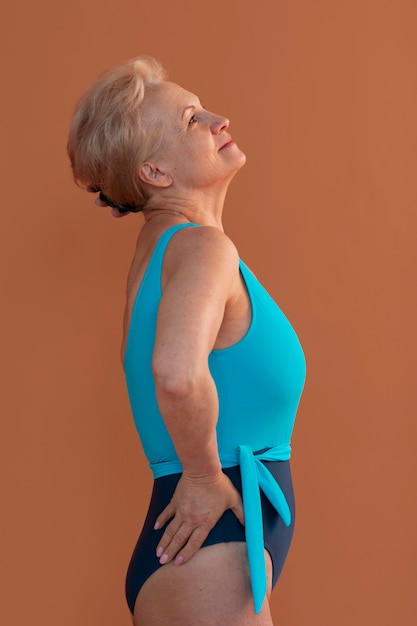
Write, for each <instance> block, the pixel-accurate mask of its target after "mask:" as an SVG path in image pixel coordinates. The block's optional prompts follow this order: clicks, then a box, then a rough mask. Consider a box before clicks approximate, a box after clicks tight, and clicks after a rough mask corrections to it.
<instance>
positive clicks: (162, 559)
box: [159, 554, 168, 565]
mask: <svg viewBox="0 0 417 626" xmlns="http://www.w3.org/2000/svg"><path fill="white" fill-rule="evenodd" d="M167 561H168V555H167V554H164V555H162V556H161V558H160V559H159V562H160V564H161V565H165V563H166V562H167Z"/></svg>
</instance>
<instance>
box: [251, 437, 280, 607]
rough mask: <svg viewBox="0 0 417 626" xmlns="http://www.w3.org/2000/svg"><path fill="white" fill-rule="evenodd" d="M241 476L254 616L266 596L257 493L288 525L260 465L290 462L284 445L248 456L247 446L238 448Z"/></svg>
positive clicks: (267, 474)
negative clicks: (265, 498) (268, 502)
mask: <svg viewBox="0 0 417 626" xmlns="http://www.w3.org/2000/svg"><path fill="white" fill-rule="evenodd" d="M239 453H240V458H239V463H240V472H241V475H242V496H243V497H242V499H243V510H244V513H245V537H246V549H247V552H248V561H249V572H250V580H251V586H252V595H253V602H254V607H255V613H256V614H258V613H260V612H261V609H262V605H263V603H264V600H265V595H266V564H265V553H264V533H263V524H262V506H261V493H260V489H262V491H263V492H264V494H265V496H266V497H267V498H268V500H269V501H270V503H271V504H272V506H273V507H274V508H275V510H276V511H277V513H278V515H279V516H280V517H281V519H282V521H283V522H284V524H285V525H286V526H289V525H290V524H291V511H290V508H289V506H288V503H287V500H286V498H285V496H284V494H283V492H282V489H281V487H280V486H279V485H278V483H277V482H276V480H275V479H274V477H273V476H272V474H271V472H270V471H269V470H268V469H267V468H266V467H265V466H264V465H263V463H261V461H286V460H288V459H289V458H290V454H291V448H290V446H289V445H288V446H287V445H285V446H277V447H275V448H269V450H266V451H265V452H252V449H251V447H250V446H239Z"/></svg>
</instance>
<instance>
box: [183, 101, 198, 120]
mask: <svg viewBox="0 0 417 626" xmlns="http://www.w3.org/2000/svg"><path fill="white" fill-rule="evenodd" d="M196 108H197V107H196V106H195V105H194V104H189V105H188V106H186V107H185V109H184V111H183V112H182V115H181V119H182V120H183V119H184V117H185V114H186V112H187V111H188V109H194V111H195V110H196Z"/></svg>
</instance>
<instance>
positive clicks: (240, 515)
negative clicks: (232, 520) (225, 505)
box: [231, 501, 245, 526]
mask: <svg viewBox="0 0 417 626" xmlns="http://www.w3.org/2000/svg"><path fill="white" fill-rule="evenodd" d="M231 510H232V512H233V513H234V514H235V515H236V517H237V519H238V520H239V522H240V523H241V524H242V526H244V525H245V513H244V511H243V505H242V501H240V502H238V504H236V505H235V506H233V507H231Z"/></svg>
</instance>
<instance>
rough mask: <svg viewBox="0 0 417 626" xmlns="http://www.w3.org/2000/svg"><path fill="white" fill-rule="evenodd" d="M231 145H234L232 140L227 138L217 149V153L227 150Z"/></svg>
mask: <svg viewBox="0 0 417 626" xmlns="http://www.w3.org/2000/svg"><path fill="white" fill-rule="evenodd" d="M233 143H234V141H233V139H232V138H231V137H229V139H228V140H227V141H226V142H225V143H224V144H223V145H222V147H221V148H219V152H220V150H223V148H227V147H228V146H231V145H232V144H233Z"/></svg>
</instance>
